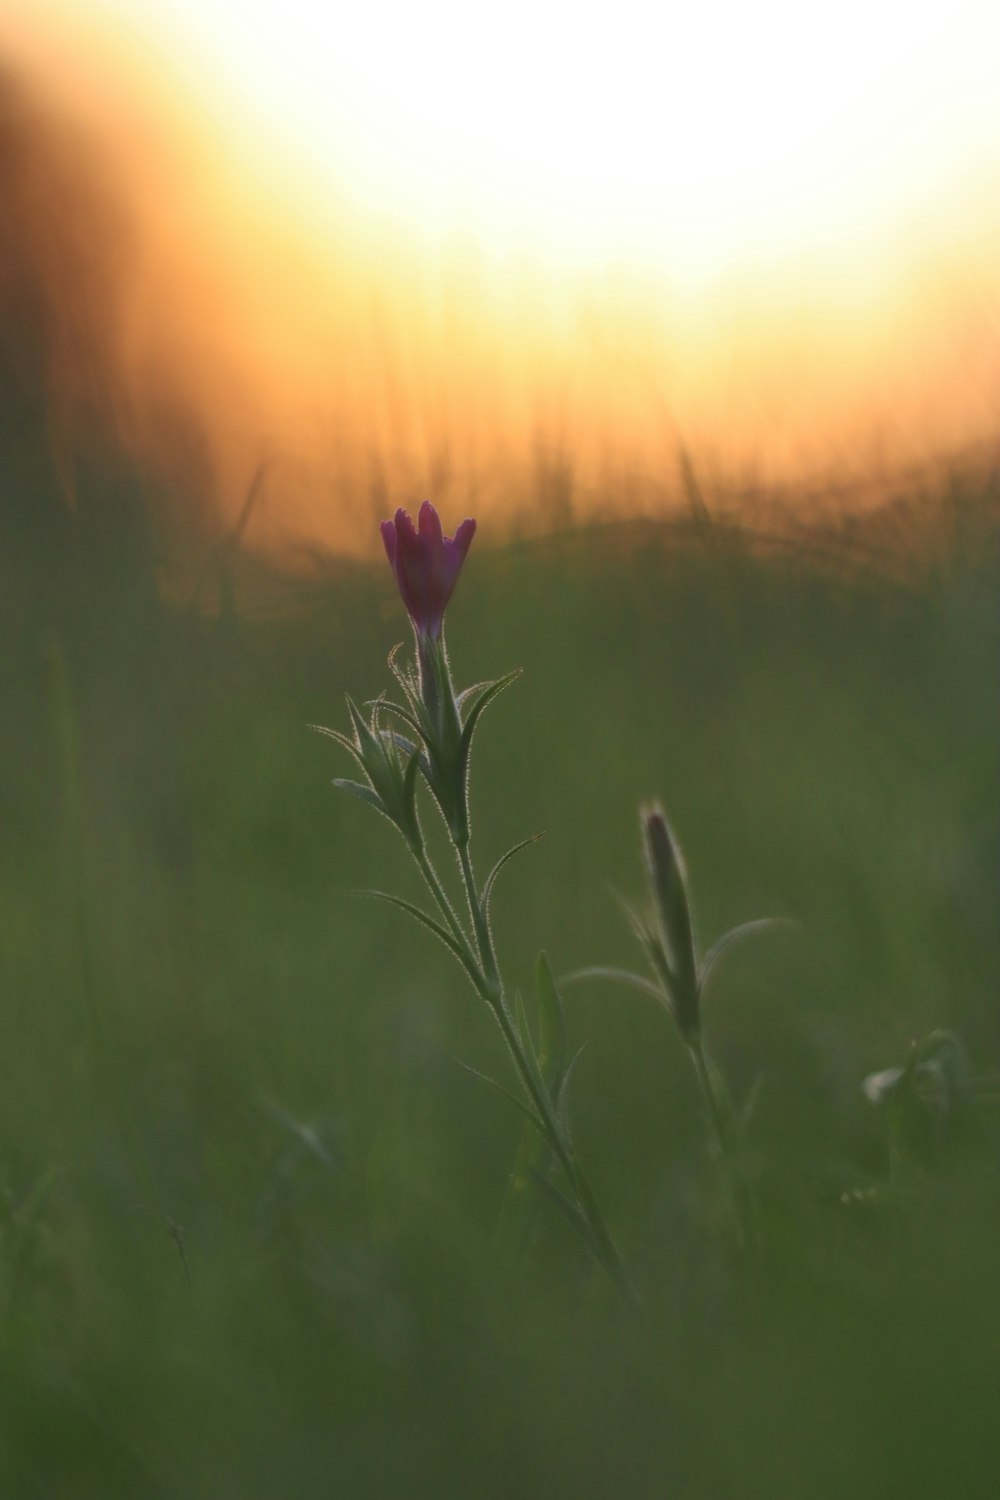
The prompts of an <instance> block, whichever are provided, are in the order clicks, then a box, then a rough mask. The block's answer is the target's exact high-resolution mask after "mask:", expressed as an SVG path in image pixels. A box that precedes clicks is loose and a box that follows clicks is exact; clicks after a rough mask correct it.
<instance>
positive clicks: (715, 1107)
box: [688, 1035, 759, 1253]
mask: <svg viewBox="0 0 1000 1500" xmlns="http://www.w3.org/2000/svg"><path fill="white" fill-rule="evenodd" d="M688 1051H689V1052H690V1054H691V1060H692V1062H693V1063H694V1068H695V1072H696V1073H697V1075H698V1083H699V1085H700V1086H701V1092H702V1098H703V1099H704V1101H705V1111H706V1113H707V1115H708V1118H709V1123H710V1125H711V1128H712V1135H713V1137H714V1139H715V1144H716V1149H717V1152H718V1158H719V1166H720V1168H721V1171H722V1175H723V1177H724V1178H725V1182H726V1189H727V1191H728V1194H729V1200H730V1203H731V1205H732V1210H733V1214H734V1216H735V1219H736V1223H737V1226H738V1228H739V1235H740V1240H741V1242H742V1244H743V1247H744V1249H745V1250H747V1251H748V1252H753V1253H756V1251H757V1249H758V1248H759V1236H758V1230H757V1207H756V1204H755V1203H754V1198H753V1193H752V1192H751V1190H750V1186H749V1183H748V1182H747V1181H746V1178H745V1177H744V1175H743V1172H742V1170H741V1168H740V1166H739V1163H738V1162H737V1160H736V1157H735V1154H734V1151H733V1121H732V1119H731V1117H730V1114H729V1112H728V1109H727V1107H726V1105H725V1104H724V1103H723V1101H722V1099H720V1097H719V1085H718V1083H717V1081H716V1079H715V1078H713V1076H712V1067H711V1064H710V1063H709V1060H708V1056H707V1054H706V1052H705V1044H704V1042H703V1041H702V1038H701V1036H700V1035H698V1036H697V1037H696V1038H695V1040H694V1041H692V1042H689V1043H688Z"/></svg>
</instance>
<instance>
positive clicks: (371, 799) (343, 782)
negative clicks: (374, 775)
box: [333, 776, 393, 823]
mask: <svg viewBox="0 0 1000 1500" xmlns="http://www.w3.org/2000/svg"><path fill="white" fill-rule="evenodd" d="M333 784H334V786H335V787H337V788H338V790H339V791H342V792H350V794H351V796H352V797H357V799H358V801H359V802H367V803H368V806H369V807H374V809H375V811H376V812H380V813H381V814H382V816H383V817H384V818H389V821H390V823H391V822H393V819H392V818H390V817H389V809H388V808H387V807H386V805H385V803H384V802H383V801H382V798H381V797H380V796H379V794H378V792H376V791H375V790H374V788H373V787H370V786H362V784H361V782H360V781H349V780H347V779H346V778H345V777H343V776H335V777H334V779H333Z"/></svg>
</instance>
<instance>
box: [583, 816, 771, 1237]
mask: <svg viewBox="0 0 1000 1500" xmlns="http://www.w3.org/2000/svg"><path fill="white" fill-rule="evenodd" d="M639 823H640V828H641V832H642V846H643V854H644V856H645V864H646V879H647V883H648V888H649V897H650V899H649V902H648V905H647V908H646V909H645V910H643V911H635V910H634V909H633V908H632V907H630V906H628V905H627V904H625V903H624V902H623V903H622V905H623V908H624V911H625V915H626V917H627V918H628V921H629V923H630V925H631V927H632V930H633V931H634V933H635V935H636V937H637V938H638V939H639V942H640V943H641V945H642V947H643V949H644V951H645V954H646V957H647V960H648V962H649V966H650V969H651V970H652V978H650V977H648V976H647V975H644V974H637V973H634V972H633V971H632V970H631V969H618V968H607V967H604V966H600V967H594V968H587V969H581V970H578V971H577V972H576V973H574V974H572V975H570V976H569V978H570V979H571V980H577V979H611V980H617V981H620V982H621V983H623V984H627V985H630V986H631V987H632V988H633V989H637V990H639V991H641V992H642V993H643V994H645V995H648V996H650V997H651V998H652V999H654V1000H656V1001H657V1002H658V1003H659V1004H660V1005H662V1006H663V1008H664V1010H665V1011H666V1012H667V1014H668V1015H669V1016H670V1018H671V1020H672V1021H673V1023H674V1025H675V1026H676V1027H677V1031H678V1034H679V1036H680V1038H681V1041H682V1042H683V1043H684V1046H685V1047H686V1049H687V1052H688V1055H689V1056H690V1058H691V1061H692V1063H693V1065H694V1069H695V1072H696V1074H697V1077H698V1084H699V1087H700V1089H701V1094H702V1098H703V1100H704V1104H705V1111H706V1114H707V1116H708V1119H709V1124H710V1128H711V1131H712V1136H713V1141H714V1145H715V1148H716V1151H717V1153H718V1156H719V1160H720V1163H721V1166H722V1170H723V1172H724V1174H725V1177H726V1181H727V1185H728V1189H729V1193H730V1197H731V1200H732V1205H733V1211H734V1214H735V1217H736V1219H737V1222H738V1225H739V1230H740V1236H741V1239H742V1240H743V1242H744V1244H745V1245H746V1246H747V1248H752V1247H754V1246H756V1242H757V1227H756V1211H755V1207H754V1202H753V1197H752V1194H751V1192H750V1189H749V1186H748V1184H747V1182H746V1180H745V1178H744V1176H743V1174H742V1171H741V1170H740V1167H739V1163H738V1156H737V1152H738V1147H739V1142H740V1135H741V1131H742V1124H741V1122H740V1121H739V1120H738V1119H737V1117H736V1115H735V1113H734V1111H733V1108H732V1105H731V1103H730V1100H729V1095H728V1092H727V1090H726V1088H725V1085H724V1083H723V1080H722V1076H721V1074H720V1073H719V1070H718V1068H717V1067H716V1066H715V1064H714V1063H713V1062H712V1061H711V1059H710V1057H709V1055H708V1052H707V1049H706V1046H705V1038H704V1029H703V1020H704V1016H703V1011H704V1006H703V1000H704V996H705V991H706V988H707V986H708V982H709V980H710V979H711V977H712V975H713V973H714V971H715V968H716V966H717V964H718V963H719V960H720V959H721V958H722V956H723V954H724V953H726V952H727V951H728V950H729V949H730V948H731V947H733V946H734V945H735V944H736V943H738V942H740V941H741V940H742V939H743V938H746V937H750V936H752V935H753V934H754V933H758V932H764V931H766V930H768V929H770V928H775V927H781V926H793V925H794V923H791V922H788V921H786V920H785V919H783V918H771V917H766V918H762V919H760V920H758V921H753V922H744V923H742V924H741V925H740V926H738V927H734V928H732V929H731V930H730V931H729V932H726V933H724V934H723V936H722V937H720V938H719V939H718V940H717V942H715V943H714V944H713V945H712V947H711V948H710V949H709V950H708V952H707V953H706V954H705V955H704V956H701V955H700V954H699V952H698V946H697V938H696V928H695V922H694V909H693V906H692V902H691V893H690V887H689V883H688V875H687V868H686V865H685V862H684V855H683V852H682V850H681V847H680V844H679V843H678V841H677V838H676V837H675V835H674V833H673V831H672V830H671V827H670V824H669V823H668V822H667V818H666V815H665V814H664V811H663V808H662V807H661V806H660V804H659V803H658V802H648V803H644V804H643V805H642V806H641V807H640V809H639Z"/></svg>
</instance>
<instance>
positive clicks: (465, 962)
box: [355, 891, 476, 983]
mask: <svg viewBox="0 0 1000 1500" xmlns="http://www.w3.org/2000/svg"><path fill="white" fill-rule="evenodd" d="M355 895H358V896H371V897H373V898H374V899H375V900H376V901H388V903H389V905H390V906H398V907H399V908H400V910H401V911H406V912H409V914H410V916H411V917H414V918H415V919H416V921H418V922H421V923H423V925H424V926H425V927H427V928H429V929H430V931H431V932H433V934H434V936H435V937H437V938H440V939H441V942H442V943H444V945H445V947H446V948H447V949H448V950H449V952H450V953H453V954H454V955H455V957H456V958H457V959H458V961H459V963H460V964H461V965H462V968H463V969H464V970H465V972H466V973H467V974H468V976H469V978H470V979H471V980H472V981H473V983H475V981H476V970H475V965H474V964H473V963H472V961H471V959H470V958H469V956H468V954H467V953H466V952H465V950H464V948H462V946H461V944H459V943H458V942H457V941H456V940H455V938H453V937H452V935H451V933H450V932H449V931H448V929H447V928H446V927H442V925H441V923H440V922H439V921H437V919H436V918H435V917H432V916H431V915H430V914H429V912H426V911H422V910H421V909H420V907H419V906H414V904H413V902H412V901H406V900H404V898H403V897H402V896H393V895H391V894H390V893H389V892H388V891H356V892H355Z"/></svg>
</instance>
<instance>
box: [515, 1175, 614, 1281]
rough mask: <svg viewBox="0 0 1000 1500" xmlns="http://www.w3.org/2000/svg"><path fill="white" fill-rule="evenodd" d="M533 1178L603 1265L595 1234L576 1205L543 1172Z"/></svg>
mask: <svg viewBox="0 0 1000 1500" xmlns="http://www.w3.org/2000/svg"><path fill="white" fill-rule="evenodd" d="M532 1176H533V1177H534V1179H535V1181H536V1182H537V1183H538V1186H539V1187H540V1188H541V1189H542V1192H543V1193H545V1194H546V1195H547V1196H548V1197H549V1198H551V1200H552V1202H553V1203H554V1204H555V1206H556V1208H558V1210H559V1212H560V1213H561V1214H562V1216H563V1218H564V1219H565V1220H566V1222H567V1223H568V1224H572V1226H573V1228H574V1229H575V1230H576V1232H577V1234H578V1235H579V1236H580V1238H581V1239H582V1240H583V1241H584V1243H585V1244H586V1246H587V1249H588V1250H589V1251H590V1253H591V1254H592V1255H593V1256H594V1257H595V1259H596V1260H598V1261H601V1262H602V1263H603V1257H602V1255H601V1252H600V1250H599V1248H598V1245H597V1242H596V1240H595V1238H594V1232H593V1230H592V1229H591V1227H590V1225H589V1224H588V1223H587V1220H586V1219H585V1218H584V1216H583V1214H582V1213H581V1212H580V1210H579V1209H578V1208H577V1206H576V1204H575V1203H571V1202H570V1200H569V1199H568V1198H567V1197H566V1194H565V1193H564V1192H563V1191H562V1190H561V1189H560V1188H557V1187H556V1185H555V1183H554V1182H551V1181H550V1180H549V1178H548V1177H545V1176H543V1175H542V1173H541V1172H532Z"/></svg>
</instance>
